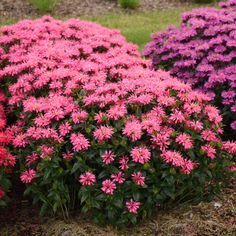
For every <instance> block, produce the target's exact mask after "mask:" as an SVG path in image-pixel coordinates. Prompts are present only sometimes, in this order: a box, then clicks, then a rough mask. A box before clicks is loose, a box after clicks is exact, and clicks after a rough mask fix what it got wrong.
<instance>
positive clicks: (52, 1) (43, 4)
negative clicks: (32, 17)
mask: <svg viewBox="0 0 236 236" xmlns="http://www.w3.org/2000/svg"><path fill="white" fill-rule="evenodd" d="M31 2H32V4H33V5H34V6H35V7H36V8H37V9H38V10H39V11H40V12H41V13H46V12H51V11H52V10H53V9H54V8H55V6H56V4H57V2H58V0H31Z"/></svg>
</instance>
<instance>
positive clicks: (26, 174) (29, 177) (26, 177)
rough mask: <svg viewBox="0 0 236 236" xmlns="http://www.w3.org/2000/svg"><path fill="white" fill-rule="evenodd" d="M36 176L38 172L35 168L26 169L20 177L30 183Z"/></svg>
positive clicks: (24, 181)
mask: <svg viewBox="0 0 236 236" xmlns="http://www.w3.org/2000/svg"><path fill="white" fill-rule="evenodd" d="M35 176H36V172H35V171H34V170H26V171H24V172H23V173H22V174H21V176H20V179H21V181H22V182H23V183H25V184H29V183H31V182H32V180H33V179H34V177H35Z"/></svg>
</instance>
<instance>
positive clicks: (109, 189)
mask: <svg viewBox="0 0 236 236" xmlns="http://www.w3.org/2000/svg"><path fill="white" fill-rule="evenodd" d="M115 189H116V185H115V184H114V183H113V182H112V181H111V180H109V179H107V180H104V181H103V182H102V191H103V192H104V193H106V194H108V195H113V193H114V190H115Z"/></svg>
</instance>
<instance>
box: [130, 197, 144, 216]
mask: <svg viewBox="0 0 236 236" xmlns="http://www.w3.org/2000/svg"><path fill="white" fill-rule="evenodd" d="M140 205H141V203H140V202H136V201H134V200H133V199H131V200H129V201H127V202H126V207H127V209H128V211H129V212H130V213H133V214H137V213H138V209H139V207H140Z"/></svg>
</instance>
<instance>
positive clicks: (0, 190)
mask: <svg viewBox="0 0 236 236" xmlns="http://www.w3.org/2000/svg"><path fill="white" fill-rule="evenodd" d="M4 196H5V192H4V190H3V188H2V187H1V186H0V199H1V198H3V197H4Z"/></svg>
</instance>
